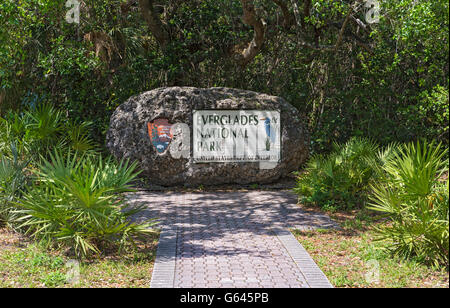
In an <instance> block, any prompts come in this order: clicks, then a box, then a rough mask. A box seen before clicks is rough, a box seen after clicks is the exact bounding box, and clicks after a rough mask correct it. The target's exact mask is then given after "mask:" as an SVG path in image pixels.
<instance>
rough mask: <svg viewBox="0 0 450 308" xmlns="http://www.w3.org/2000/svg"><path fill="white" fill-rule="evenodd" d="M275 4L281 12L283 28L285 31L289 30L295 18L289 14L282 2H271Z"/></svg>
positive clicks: (277, 0) (275, 0)
mask: <svg viewBox="0 0 450 308" xmlns="http://www.w3.org/2000/svg"><path fill="white" fill-rule="evenodd" d="M272 1H273V2H275V4H276V5H278V6H279V7H280V9H281V11H282V12H283V18H284V20H283V27H285V28H286V29H289V28H290V27H291V26H292V25H293V24H294V22H295V16H294V15H292V13H291V12H289V8H288V6H287V4H286V3H285V2H284V1H283V0H272Z"/></svg>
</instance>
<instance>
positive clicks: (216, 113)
mask: <svg viewBox="0 0 450 308" xmlns="http://www.w3.org/2000/svg"><path fill="white" fill-rule="evenodd" d="M106 144H107V147H108V149H109V150H110V151H111V153H112V154H113V155H114V156H115V157H117V158H118V159H130V160H131V161H136V162H137V163H138V165H139V169H140V171H142V173H141V176H142V177H145V178H146V179H148V181H149V183H151V184H158V185H165V186H173V185H184V186H197V185H217V184H232V183H234V184H247V183H269V182H274V181H276V180H278V179H279V178H281V177H284V176H289V175H291V174H292V171H295V170H298V168H299V166H301V165H302V164H303V163H304V162H305V161H306V160H307V157H308V149H309V134H308V132H307V130H306V128H305V120H304V119H303V118H302V117H301V115H300V114H299V112H298V110H297V109H296V108H295V107H293V106H292V105H291V104H289V103H288V102H286V101H285V100H284V99H283V98H281V97H277V96H271V95H267V94H263V93H256V92H252V91H246V90H239V89H229V88H210V89H199V88H192V87H171V88H159V89H154V90H152V91H148V92H145V93H142V94H139V95H135V96H133V97H130V98H129V99H128V100H127V101H126V102H124V103H123V104H121V105H120V106H119V107H118V108H117V109H116V110H115V111H114V114H113V115H112V117H111V122H110V126H109V130H108V134H107V140H106Z"/></svg>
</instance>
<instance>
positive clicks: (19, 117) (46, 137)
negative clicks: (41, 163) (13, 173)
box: [0, 104, 95, 162]
mask: <svg viewBox="0 0 450 308" xmlns="http://www.w3.org/2000/svg"><path fill="white" fill-rule="evenodd" d="M89 127H90V123H89V122H81V123H77V122H74V121H72V120H70V119H69V118H67V117H66V116H65V115H64V114H63V113H62V111H60V110H58V109H56V108H54V107H53V106H51V105H49V104H40V105H38V106H37V107H36V108H30V109H28V110H26V111H25V112H23V113H21V114H18V113H14V112H9V113H8V114H7V115H6V116H5V117H4V118H0V131H1V132H0V155H1V156H0V157H2V156H11V154H12V153H11V152H10V148H9V145H10V144H11V143H12V142H14V143H15V144H16V145H17V148H18V152H19V153H21V155H23V156H26V157H28V158H30V159H31V160H32V161H36V162H37V161H38V160H39V159H40V157H41V156H44V157H46V155H47V152H48V151H49V150H52V149H54V148H58V149H64V150H66V151H69V150H73V151H80V152H88V151H92V150H94V149H95V144H94V143H93V142H92V140H91V139H90V138H89Z"/></svg>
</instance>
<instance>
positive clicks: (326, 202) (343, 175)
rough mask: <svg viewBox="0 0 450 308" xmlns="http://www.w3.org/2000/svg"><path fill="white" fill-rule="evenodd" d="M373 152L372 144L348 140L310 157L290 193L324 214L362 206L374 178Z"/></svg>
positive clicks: (363, 140) (375, 151) (374, 145)
mask: <svg viewBox="0 0 450 308" xmlns="http://www.w3.org/2000/svg"><path fill="white" fill-rule="evenodd" d="M377 151H378V146H377V145H376V144H375V143H373V142H372V141H370V140H367V139H363V138H352V139H351V140H349V141H348V142H347V143H345V144H342V145H340V144H335V146H334V150H333V151H332V152H331V153H330V154H328V155H323V154H322V155H315V156H313V157H312V158H311V159H310V160H309V162H308V164H307V166H306V168H305V170H304V171H303V172H302V173H301V174H300V175H299V177H298V180H297V187H296V188H295V189H294V191H295V192H296V193H297V194H298V195H299V196H300V198H299V199H300V202H301V203H302V204H313V205H317V206H320V207H322V208H325V209H327V210H336V209H347V210H348V209H353V208H358V207H359V208H360V207H362V206H364V202H365V199H366V195H367V191H368V186H369V183H370V181H371V180H372V179H373V178H374V174H375V171H374V168H373V162H374V161H375V160H376V158H377Z"/></svg>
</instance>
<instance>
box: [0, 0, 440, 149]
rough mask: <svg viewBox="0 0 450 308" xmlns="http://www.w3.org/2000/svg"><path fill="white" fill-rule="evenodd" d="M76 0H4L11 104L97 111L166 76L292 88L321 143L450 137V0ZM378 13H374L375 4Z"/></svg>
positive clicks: (1, 83)
mask: <svg viewBox="0 0 450 308" xmlns="http://www.w3.org/2000/svg"><path fill="white" fill-rule="evenodd" d="M79 2H80V4H81V6H80V23H79V24H77V23H68V22H67V21H66V13H67V12H68V11H69V9H70V8H67V7H66V6H65V4H66V0H54V1H46V0H3V1H1V3H0V114H5V112H6V111H7V110H9V109H13V110H16V111H19V112H20V111H21V110H24V109H26V108H28V107H30V106H35V105H36V104H38V103H40V102H47V103H51V104H52V105H54V106H56V107H57V108H59V109H60V110H64V112H65V113H66V116H68V117H69V118H70V119H72V120H73V121H75V122H81V121H87V122H92V123H93V127H92V129H91V130H90V134H91V135H92V136H91V137H92V138H94V139H95V140H96V141H97V142H98V143H100V144H103V143H104V135H105V133H106V130H107V128H108V123H109V117H110V115H111V113H112V112H113V111H114V109H115V108H116V107H117V106H118V105H119V104H121V103H122V102H124V101H125V100H126V99H127V98H129V97H130V96H132V95H134V94H137V93H140V92H143V91H146V90H150V89H153V88H156V87H161V86H196V87H212V86H226V87H236V88H243V89H249V90H254V91H259V92H265V93H270V94H273V95H279V96H282V97H284V98H286V99H287V100H288V101H289V102H291V103H292V104H293V105H295V106H296V107H297V108H298V109H299V110H300V112H301V113H302V114H303V115H304V116H305V119H308V125H309V128H310V130H311V133H312V139H311V140H312V141H311V142H312V144H311V148H312V150H313V152H314V153H321V152H327V151H329V150H331V149H332V145H333V142H345V141H347V140H348V139H349V138H350V137H352V136H365V137H369V138H371V139H373V140H374V141H376V142H378V143H379V144H381V145H385V144H388V143H390V142H392V141H397V142H404V141H410V140H416V139H418V138H422V137H426V138H428V139H435V140H438V141H442V142H443V143H444V144H445V145H446V146H448V121H449V107H448V88H449V77H448V76H449V60H448V52H449V40H448V29H449V28H448V27H449V24H448V21H449V7H448V6H449V2H448V1H446V0H420V1H417V0H389V1H387V0H380V1H378V2H377V3H379V4H380V16H379V21H378V22H377V23H368V22H367V18H366V14H368V13H370V12H369V10H370V8H368V7H366V6H365V4H366V2H365V1H362V0H361V1H360V0H356V1H355V0H333V1H331V0H301V1H298V0H254V1H249V0H241V1H239V0H188V1H187V0H166V1H158V0H82V1H81V0H80V1H79ZM372 17H374V16H372Z"/></svg>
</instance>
